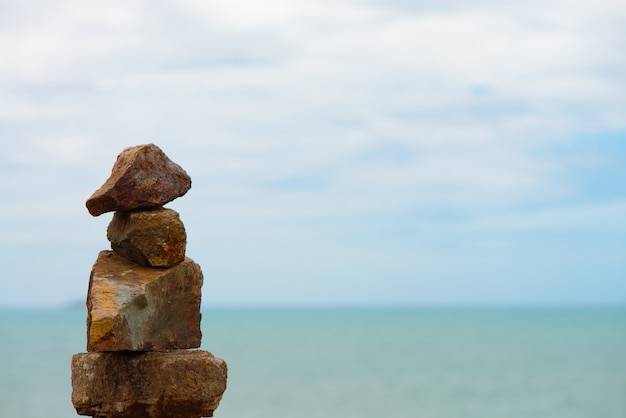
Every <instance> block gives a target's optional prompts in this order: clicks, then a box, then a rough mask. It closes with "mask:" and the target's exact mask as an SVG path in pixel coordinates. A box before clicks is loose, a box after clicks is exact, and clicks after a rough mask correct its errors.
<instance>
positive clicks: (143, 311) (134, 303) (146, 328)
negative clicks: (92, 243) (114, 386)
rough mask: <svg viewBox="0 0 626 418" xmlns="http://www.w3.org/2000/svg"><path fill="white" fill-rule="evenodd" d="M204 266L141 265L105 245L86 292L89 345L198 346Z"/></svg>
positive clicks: (93, 348) (99, 347) (124, 347)
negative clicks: (155, 266)
mask: <svg viewBox="0 0 626 418" xmlns="http://www.w3.org/2000/svg"><path fill="white" fill-rule="evenodd" d="M202 281H203V277H202V271H201V270H200V266H198V265H197V264H196V263H194V262H193V260H191V259H190V258H186V259H185V261H183V262H182V263H180V264H178V265H177V266H175V267H172V268H169V269H156V268H151V267H143V266H140V265H138V264H136V263H133V262H132V261H130V260H129V259H127V258H125V257H122V256H121V255H119V254H117V253H115V252H114V251H101V252H100V254H99V255H98V259H97V260H96V262H95V264H94V266H93V268H92V271H91V277H90V279H89V290H88V293H87V351H122V350H131V351H149V350H168V349H177V348H197V347H199V346H200V340H201V338H202V334H201V332H200V298H201V293H200V292H201V287H202Z"/></svg>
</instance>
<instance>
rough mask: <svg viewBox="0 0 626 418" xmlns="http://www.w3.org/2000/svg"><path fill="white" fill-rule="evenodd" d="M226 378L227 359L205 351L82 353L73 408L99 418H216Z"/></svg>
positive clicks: (76, 363) (75, 370)
mask: <svg viewBox="0 0 626 418" xmlns="http://www.w3.org/2000/svg"><path fill="white" fill-rule="evenodd" d="M226 376H227V368H226V363H225V362H224V360H222V359H218V358H215V357H213V355H212V354H211V353H209V352H207V351H201V350H173V351H150V352H107V353H80V354H75V355H74V356H73V357H72V403H73V404H74V408H76V412H78V414H79V415H87V416H91V417H95V418H200V417H212V416H213V411H214V410H215V409H216V408H217V406H218V405H219V402H220V400H221V399H222V394H223V393H224V391H225V390H226Z"/></svg>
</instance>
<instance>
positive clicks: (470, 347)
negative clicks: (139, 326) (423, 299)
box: [0, 308, 626, 418]
mask: <svg viewBox="0 0 626 418" xmlns="http://www.w3.org/2000/svg"><path fill="white" fill-rule="evenodd" d="M202 330H203V342H202V347H201V348H202V349H205V350H208V351H211V352H212V353H214V354H215V355H216V356H217V357H221V358H223V359H225V360H226V362H227V363H228V366H229V379H228V388H227V390H226V393H225V394H224V398H223V400H222V403H221V405H220V407H219V408H218V410H217V411H216V413H215V416H216V417H222V418H253V417H254V418H264V417H267V418H308V417H322V416H323V417H328V418H356V417H358V418H369V417H394V418H395V417H398V418H403V417H406V418H409V417H420V418H461V417H462V418H472V417H476V418H518V417H519V418H529V417H533V418H540V417H546V418H625V417H626V309H624V308H619V309H617V308H612V309H609V308H607V309H495V308H494V309H347V308H346V309H212V310H206V311H204V312H203V321H202ZM84 350H85V312H84V310H83V309H68V310H56V311H55V310H50V311H37V310H31V311H27V310H21V311H20V310H4V311H2V310H0V417H1V418H8V417H11V418H35V417H38V418H39V417H46V418H66V417H73V416H78V415H76V413H75V411H74V409H73V407H72V405H71V401H70V394H71V383H70V358H71V356H72V354H74V353H77V352H83V351H84Z"/></svg>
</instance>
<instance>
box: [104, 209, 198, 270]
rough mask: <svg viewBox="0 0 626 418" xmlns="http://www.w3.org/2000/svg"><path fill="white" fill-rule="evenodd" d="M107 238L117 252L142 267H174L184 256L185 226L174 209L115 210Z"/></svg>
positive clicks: (185, 242) (185, 244)
mask: <svg viewBox="0 0 626 418" xmlns="http://www.w3.org/2000/svg"><path fill="white" fill-rule="evenodd" d="M107 238H108V239H109V241H111V248H113V250H114V251H115V252H117V253H118V254H120V255H123V256H124V257H127V258H130V259H131V260H133V261H134V262H136V263H138V264H141V265H143V266H152V267H173V266H175V265H176V264H179V263H181V262H182V261H183V260H184V259H185V249H186V247H187V234H186V233H185V226H184V225H183V223H182V222H181V220H180V218H179V216H178V213H177V212H176V211H174V210H172V209H163V208H159V209H153V210H139V211H132V212H115V214H114V215H113V219H112V220H111V223H110V224H109V228H108V229H107Z"/></svg>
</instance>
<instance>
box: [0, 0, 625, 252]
mask: <svg viewBox="0 0 626 418" xmlns="http://www.w3.org/2000/svg"><path fill="white" fill-rule="evenodd" d="M490 3H492V2H479V1H476V2H456V1H443V2H436V3H435V2H433V3H431V4H426V3H425V2H406V1H401V0H399V1H386V2H382V1H351V0H345V1H298V2H290V1H283V0H272V1H268V2H262V3H259V2H251V1H233V2H226V1H211V2H207V1H194V0H185V1H181V2H173V1H165V2H148V1H140V0H135V1H130V2H128V1H126V2H122V1H111V2H106V3H101V4H98V5H94V4H91V3H90V4H86V3H84V2H79V1H74V0H61V1H56V2H45V1H41V0H27V1H24V2H20V3H12V4H10V5H9V4H7V5H4V4H3V5H2V7H3V13H2V16H0V23H1V25H0V56H2V57H3V65H2V66H0V135H2V137H1V138H0V170H4V171H3V174H4V173H5V172H10V173H11V177H10V179H11V180H9V177H7V176H4V177H3V180H2V181H0V193H2V194H3V195H5V196H7V199H8V201H9V202H11V203H7V204H4V207H3V209H2V215H3V219H2V222H3V224H7V225H8V224H10V225H19V224H20V222H24V225H30V227H29V226H26V227H24V228H26V229H28V228H31V229H30V230H28V231H26V230H25V231H23V235H22V237H23V240H24V242H27V241H28V240H33V241H38V242H46V241H47V240H48V241H50V240H53V239H55V238H56V237H58V232H51V231H58V229H55V228H50V225H51V224H53V223H56V224H58V225H67V224H68V223H67V222H65V221H64V220H63V219H64V216H66V214H67V213H74V212H72V209H71V207H73V206H72V205H74V206H76V207H78V206H79V205H80V209H76V210H77V211H83V209H84V208H82V204H83V202H84V199H85V198H86V196H87V195H88V194H89V193H90V192H91V191H92V190H93V189H95V188H97V187H98V186H99V185H100V184H101V183H102V182H103V181H104V180H105V178H106V176H108V174H109V170H110V167H111V166H112V164H113V162H114V159H115V156H116V155H117V154H118V153H119V152H120V151H121V150H122V149H123V148H125V147H127V146H130V145H134V144H138V143H146V142H155V143H157V144H158V145H159V146H161V147H162V148H163V149H164V150H165V151H166V153H168V155H170V156H171V157H172V159H173V160H174V161H177V162H179V163H180V164H181V165H182V166H183V167H184V168H186V169H187V170H188V171H189V172H190V174H191V175H192V178H193V180H194V188H193V190H192V193H191V194H190V196H188V197H186V198H185V199H186V200H185V201H181V203H180V205H181V207H183V208H185V209H186V210H188V211H190V213H191V215H190V216H192V217H193V219H195V220H194V221H193V222H194V223H196V224H197V225H202V224H203V222H202V221H201V219H203V216H207V215H206V214H209V215H210V216H215V217H218V219H220V220H221V221H222V222H224V223H225V224H226V225H228V226H229V227H233V226H236V225H237V222H238V221H239V220H242V219H245V221H243V223H245V224H246V226H247V227H251V225H252V224H254V222H257V221H258V222H263V221H265V222H271V223H272V225H274V226H276V227H277V228H283V230H282V231H277V232H276V233H277V234H278V235H280V234H283V233H284V234H287V235H289V234H291V233H294V232H293V231H292V230H289V228H291V227H293V225H298V227H297V228H301V229H298V231H301V232H302V231H304V230H305V229H306V228H313V229H314V228H315V227H311V224H307V222H326V221H329V220H332V222H336V221H337V219H346V218H351V217H355V216H356V217H358V216H361V215H363V216H369V215H371V214H376V215H380V214H386V215H387V216H390V217H393V216H396V215H397V214H402V213H411V211H414V210H422V209H429V210H439V209H441V208H443V209H446V210H450V211H461V212H464V213H466V214H467V215H468V216H469V217H471V218H472V219H485V218H484V217H490V216H492V215H493V214H501V213H502V211H505V212H506V211H509V210H510V211H512V212H511V214H509V215H507V214H505V215H502V217H501V218H497V219H499V220H497V219H496V220H494V222H495V224H497V223H498V222H502V223H504V224H505V223H506V222H508V221H507V219H508V220H510V222H512V223H518V222H519V224H520V225H525V224H527V223H533V222H536V223H541V222H540V221H539V220H538V219H539V218H541V216H548V215H541V216H539V215H533V214H529V215H528V217H526V215H524V216H521V218H518V215H516V213H518V211H523V209H520V208H526V207H528V206H531V207H539V210H538V212H536V213H550V212H549V211H550V210H551V209H550V208H551V206H552V205H554V204H556V203H555V202H559V201H561V200H565V199H566V198H569V199H570V200H569V201H568V203H566V204H563V205H570V204H571V205H572V206H574V207H573V208H571V209H567V210H571V211H576V210H577V209H576V207H575V206H577V205H579V204H580V202H578V200H580V199H582V200H584V199H585V197H582V198H581V197H580V195H581V193H580V192H579V191H577V190H576V189H577V188H582V187H583V186H581V185H579V184H578V183H577V180H576V179H574V178H569V177H568V173H569V172H570V171H572V170H575V169H576V167H577V166H576V164H579V163H580V162H573V160H572V158H569V159H563V158H561V157H560V156H559V155H558V152H555V151H553V150H552V148H553V147H555V146H567V144H568V142H569V141H571V140H572V138H573V137H575V136H577V135H578V134H579V133H581V132H586V133H589V132H591V133H593V132H608V131H623V130H625V129H626V120H625V119H624V117H623V109H624V108H626V99H625V97H626V78H625V77H624V74H626V58H625V57H624V54H623V53H622V51H623V49H624V48H623V46H624V41H623V39H625V36H626V29H625V28H626V17H625V16H626V13H625V12H626V6H624V5H623V4H622V2H617V1H612V0H602V1H600V2H596V3H588V2H582V1H574V2H562V1H560V0H550V1H533V2H524V3H518V2H498V4H495V5H494V4H490ZM579 158H582V159H583V160H584V159H585V158H593V157H592V156H585V155H581V156H579ZM59 189H62V190H63V192H62V193H59V192H58V190H59ZM577 199H578V200H577ZM586 199H593V197H587V198H586ZM187 200H188V201H189V203H186V202H187ZM50 202H55V208H56V209H54V210H52V211H51V212H52V213H51V212H50V211H49V209H47V208H48V207H49V205H50ZM583 204H585V205H590V203H589V202H583ZM592 206H593V205H592ZM544 210H545V211H547V212H544ZM68 211H69V212H68ZM37 214H39V216H44V215H45V216H48V217H49V219H50V222H49V224H48V226H47V227H46V226H45V225H42V224H41V223H28V219H30V218H31V217H33V216H37ZM509 216H510V218H509ZM534 216H537V218H536V219H535V218H533V219H535V220H534V221H531V220H530V219H531V218H532V217H534ZM559 216H560V215H559V214H556V215H554V217H559ZM548 218H550V217H549V216H548ZM561 219H562V222H564V223H565V224H568V223H569V224H571V225H576V224H577V223H578V222H580V221H581V219H584V217H582V218H581V217H580V216H573V215H572V216H563V217H562V218H561ZM280 221H284V223H283V224H281V222H280ZM64 222H65V223H64ZM290 222H291V223H290ZM329 222H330V221H329ZM546 222H548V221H546ZM288 223H290V224H289V225H292V226H288V225H287V224H288ZM495 224H489V225H491V227H492V226H493V225H495ZM333 225H335V224H333ZM477 225H478V226H477V227H481V228H482V227H483V226H481V225H482V224H480V223H478V224H477ZM489 225H485V226H484V227H485V228H488V227H490V226H489ZM590 225H596V224H594V223H590ZM596 226H597V225H596ZM200 227H202V226H200ZM351 227H352V228H358V226H354V225H353V226H351ZM564 227H565V226H564ZM216 228H218V229H219V226H216ZM293 228H296V227H293ZM297 228H296V229H297ZM17 230H18V229H16V228H15V227H12V228H11V231H17ZM220 231H221V232H220V234H222V235H221V238H222V239H227V238H228V237H227V236H228V231H227V230H225V229H221V230H220ZM254 231H257V233H259V234H261V233H263V234H265V233H268V230H267V229H264V227H263V228H261V227H259V228H257V229H255V230H254ZM231 232H232V231H231ZM302 233H303V234H304V235H306V234H307V233H308V232H302ZM295 234H296V235H297V233H295ZM68 236H71V237H73V238H72V239H76V240H78V241H81V239H83V238H81V237H80V236H79V234H78V233H76V232H74V233H72V234H69V235H68ZM233 236H236V234H235V235H233ZM250 239H251V240H253V241H255V240H256V241H255V242H257V241H263V237H261V236H258V237H254V238H252V237H251V238H250ZM8 240H9V241H7V242H10V238H9V239H8ZM81 242H82V241H81ZM228 242H231V244H232V243H233V241H232V240H231V241H228ZM232 245H235V244H232Z"/></svg>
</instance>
